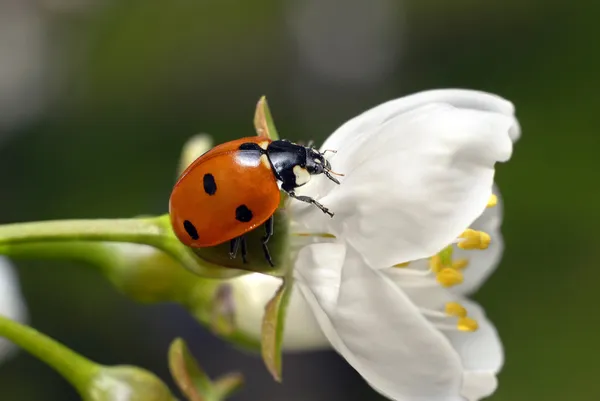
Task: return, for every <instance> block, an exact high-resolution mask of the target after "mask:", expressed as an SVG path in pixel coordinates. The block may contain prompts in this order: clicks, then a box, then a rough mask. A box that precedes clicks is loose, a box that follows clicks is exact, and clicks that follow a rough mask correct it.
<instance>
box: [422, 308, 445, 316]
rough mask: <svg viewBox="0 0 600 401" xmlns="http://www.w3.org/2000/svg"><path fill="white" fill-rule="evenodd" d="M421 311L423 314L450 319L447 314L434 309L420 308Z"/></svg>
mask: <svg viewBox="0 0 600 401" xmlns="http://www.w3.org/2000/svg"><path fill="white" fill-rule="evenodd" d="M419 312H421V314H422V315H423V316H429V317H436V318H440V319H448V315H447V314H445V313H443V312H439V311H436V310H432V309H427V308H419Z"/></svg>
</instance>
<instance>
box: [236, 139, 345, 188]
mask: <svg viewBox="0 0 600 401" xmlns="http://www.w3.org/2000/svg"><path fill="white" fill-rule="evenodd" d="M240 150H244V151H256V152H260V153H261V154H264V155H266V156H267V158H268V159H269V163H270V164H271V168H272V169H273V173H274V174H275V178H277V180H279V181H280V182H281V189H283V190H284V191H286V192H288V193H290V192H293V190H294V188H298V187H301V186H302V185H304V184H306V183H307V182H308V181H310V179H311V176H313V175H317V174H325V175H327V177H328V178H329V179H332V177H331V175H330V174H329V170H330V168H331V166H330V165H329V162H328V161H327V160H325V158H324V157H323V154H322V153H320V152H319V151H317V150H315V149H313V148H309V147H306V146H302V145H297V144H295V143H293V142H290V141H287V140H276V141H273V142H271V143H269V145H268V146H267V148H266V149H263V148H261V147H260V146H259V145H258V144H256V143H251V142H248V143H244V144H242V145H241V146H240ZM333 180H334V181H336V180H335V179H333ZM336 182H337V181H336Z"/></svg>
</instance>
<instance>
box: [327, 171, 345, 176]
mask: <svg viewBox="0 0 600 401" xmlns="http://www.w3.org/2000/svg"><path fill="white" fill-rule="evenodd" d="M327 172H328V173H330V174H333V175H337V176H338V177H343V176H344V174H342V173H336V172H335V171H331V170H327Z"/></svg>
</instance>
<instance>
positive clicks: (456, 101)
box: [321, 89, 521, 150]
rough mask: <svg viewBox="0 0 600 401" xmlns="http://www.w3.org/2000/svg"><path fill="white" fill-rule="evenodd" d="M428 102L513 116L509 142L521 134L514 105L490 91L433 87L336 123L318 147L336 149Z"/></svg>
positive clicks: (514, 140) (515, 139)
mask: <svg viewBox="0 0 600 401" xmlns="http://www.w3.org/2000/svg"><path fill="white" fill-rule="evenodd" d="M430 103H446V104H449V105H452V106H454V107H457V108H460V109H471V110H480V111H490V112H494V113H500V114H503V115H505V116H508V117H513V120H514V121H513V124H512V125H511V127H510V131H509V135H510V138H511V139H512V140H513V142H516V141H517V140H518V139H519V137H520V136H521V128H520V126H519V122H518V121H517V120H516V118H514V114H515V107H514V106H513V104H512V103H511V102H510V101H508V100H506V99H504V98H502V97H500V96H497V95H494V94H491V93H486V92H481V91H474V90H468V89H435V90H429V91H423V92H418V93H415V94H412V95H409V96H404V97H401V98H399V99H394V100H390V101H388V102H385V103H382V104H380V105H378V106H375V107H373V108H371V109H369V110H367V111H365V112H364V113H362V114H360V115H358V116H356V117H354V118H353V119H351V120H349V121H347V122H346V123H344V124H343V125H342V126H340V127H339V128H338V129H337V130H336V131H335V132H334V133H333V134H331V135H330V136H329V138H328V139H327V140H326V141H325V142H324V143H323V146H322V147H321V149H322V150H324V149H338V148H339V147H341V146H343V144H344V143H346V142H349V141H354V140H356V139H357V135H362V134H364V133H367V132H369V131H371V130H372V129H373V128H375V127H376V126H377V125H379V124H381V123H382V122H384V121H385V120H388V119H390V118H391V117H393V116H394V115H398V114H400V113H404V112H407V111H410V110H413V109H416V108H418V107H421V106H423V105H426V104H430Z"/></svg>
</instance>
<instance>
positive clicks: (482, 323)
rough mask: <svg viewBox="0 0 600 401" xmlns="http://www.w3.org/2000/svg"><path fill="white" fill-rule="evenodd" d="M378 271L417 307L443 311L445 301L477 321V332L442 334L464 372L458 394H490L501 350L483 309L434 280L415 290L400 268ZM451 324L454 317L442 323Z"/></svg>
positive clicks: (472, 396)
mask: <svg viewBox="0 0 600 401" xmlns="http://www.w3.org/2000/svg"><path fill="white" fill-rule="evenodd" d="M380 272H382V273H383V274H386V275H387V276H388V277H389V278H390V279H391V280H393V281H394V283H396V284H397V285H399V286H400V287H401V288H402V290H403V291H404V293H405V294H406V295H407V296H408V297H409V298H410V300H411V301H412V302H413V303H414V304H415V305H417V306H419V307H421V308H425V309H429V310H436V311H444V306H445V304H446V303H447V302H459V303H460V304H462V305H463V306H464V307H465V308H466V309H467V312H468V315H469V317H471V318H473V319H475V320H477V322H478V324H479V329H478V330H477V331H475V332H472V333H466V332H460V331H444V332H443V333H444V335H445V336H446V337H447V338H448V340H449V341H450V342H451V344H452V346H453V347H454V349H455V350H456V352H458V354H459V355H460V360H461V364H462V367H463V369H464V370H465V374H464V377H463V385H462V386H463V389H462V390H461V394H462V395H463V396H465V397H467V399H468V400H469V401H472V400H479V399H481V398H482V397H485V396H488V395H490V394H491V393H493V392H494V391H495V389H496V385H497V380H496V374H497V373H498V372H499V371H500V369H501V367H502V365H503V364H504V350H503V348H502V342H501V341H500V337H499V336H498V332H497V331H496V329H495V327H494V326H493V324H492V323H491V322H490V321H489V320H488V318H487V317H486V315H485V312H484V311H483V309H482V308H481V307H480V306H479V305H478V304H476V303H474V302H472V301H469V300H467V299H465V298H463V297H459V296H457V295H456V294H455V293H453V292H451V291H450V290H448V289H446V288H443V287H441V286H440V285H439V284H436V283H435V280H434V279H431V280H430V284H431V285H429V286H423V287H420V286H419V287H415V286H411V285H410V284H409V283H410V282H407V280H406V275H405V274H404V273H403V272H402V269H398V268H388V269H383V270H380ZM407 283H408V285H407ZM451 321H454V318H448V322H446V324H450V323H449V322H451Z"/></svg>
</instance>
